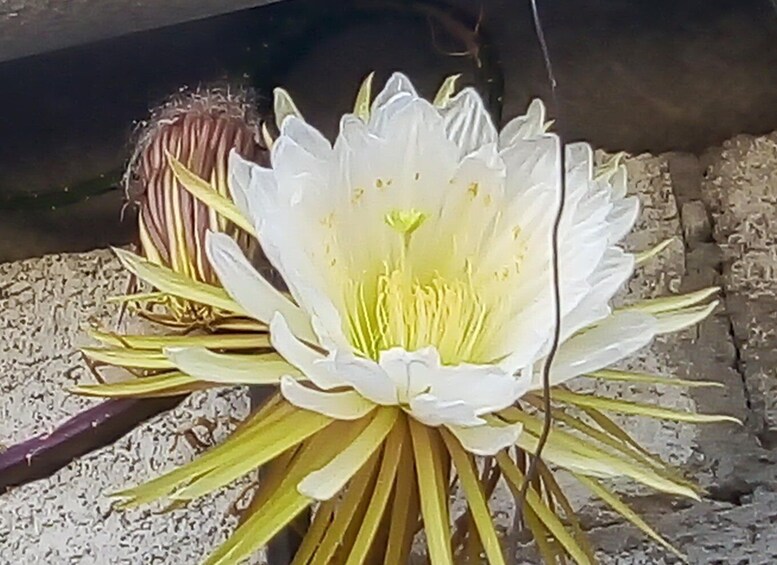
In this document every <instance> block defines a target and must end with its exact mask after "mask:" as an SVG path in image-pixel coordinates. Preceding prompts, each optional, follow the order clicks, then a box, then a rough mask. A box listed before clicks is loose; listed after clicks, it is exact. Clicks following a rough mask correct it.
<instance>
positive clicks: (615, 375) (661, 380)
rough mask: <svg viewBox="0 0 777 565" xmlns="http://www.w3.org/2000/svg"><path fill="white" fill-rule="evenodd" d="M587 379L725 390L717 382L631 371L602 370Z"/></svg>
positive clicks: (721, 384) (589, 375) (590, 374)
mask: <svg viewBox="0 0 777 565" xmlns="http://www.w3.org/2000/svg"><path fill="white" fill-rule="evenodd" d="M586 376H587V377H591V378H594V379H604V380H608V381H622V382H627V383H644V384H653V385H663V386H680V387H685V388H703V387H716V388H723V386H724V385H723V383H719V382H715V381H691V380H687V379H675V378H672V377H661V376H658V375H650V374H645V373H633V372H631V371H620V370H617V369H602V370H601V371H594V372H593V373H588V374H587V375H586Z"/></svg>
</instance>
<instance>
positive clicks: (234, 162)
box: [227, 149, 258, 219]
mask: <svg viewBox="0 0 777 565" xmlns="http://www.w3.org/2000/svg"><path fill="white" fill-rule="evenodd" d="M257 166H258V165H257V164H256V163H252V162H251V161H248V160H246V159H243V158H242V157H241V156H240V155H239V154H238V152H237V150H236V149H232V150H231V151H230V152H229V159H228V164H227V170H228V171H229V183H228V184H229V193H230V194H231V195H232V201H233V202H234V203H235V206H237V208H238V210H240V212H241V213H242V214H243V215H244V216H245V217H246V218H249V219H251V212H250V210H249V209H248V196H247V194H248V192H249V190H250V188H249V187H250V186H251V179H252V172H253V169H254V167H257Z"/></svg>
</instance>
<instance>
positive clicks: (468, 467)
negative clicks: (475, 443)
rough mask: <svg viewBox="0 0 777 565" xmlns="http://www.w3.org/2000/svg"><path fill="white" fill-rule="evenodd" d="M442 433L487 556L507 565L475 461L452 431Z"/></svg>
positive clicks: (497, 564)
mask: <svg viewBox="0 0 777 565" xmlns="http://www.w3.org/2000/svg"><path fill="white" fill-rule="evenodd" d="M440 433H441V435H442V439H443V441H444V442H445V446H446V447H447V449H448V453H450V454H451V458H452V459H453V464H454V466H455V467H456V472H457V473H458V475H459V482H460V483H461V486H462V488H463V489H464V496H465V497H466V499H467V505H468V506H469V510H470V513H471V514H472V519H473V520H474V522H475V527H476V528H477V531H478V536H479V537H480V542H481V543H482V544H483V550H484V552H485V554H486V558H487V559H488V562H489V563H491V564H493V565H505V558H504V555H503V554H502V548H501V546H500V545H499V538H498V537H497V534H496V529H495V528H494V521H493V518H492V517H491V512H490V511H489V509H488V502H487V501H486V497H485V494H484V492H483V488H482V486H483V485H482V484H481V482H480V479H479V478H478V475H477V467H476V466H475V462H474V460H473V458H472V456H471V455H470V454H468V453H467V452H466V451H464V448H463V447H462V446H461V444H460V443H459V442H458V440H457V439H456V438H454V437H453V435H451V434H450V432H448V431H447V430H444V429H443V430H442V431H441V432H440Z"/></svg>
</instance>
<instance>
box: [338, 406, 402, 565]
mask: <svg viewBox="0 0 777 565" xmlns="http://www.w3.org/2000/svg"><path fill="white" fill-rule="evenodd" d="M405 441H409V436H408V430H407V423H406V420H405V418H404V417H400V418H398V419H397V421H396V423H395V425H394V427H393V428H392V430H391V433H390V434H389V435H388V438H387V439H386V443H385V445H384V448H383V457H382V460H381V465H380V470H379V471H378V478H377V480H376V482H375V490H374V492H373V493H372V500H371V501H370V506H369V508H368V510H367V513H366V514H365V515H364V519H363V520H362V524H361V526H360V528H359V533H358V535H357V536H356V542H355V543H354V545H353V547H352V548H351V552H350V553H349V555H348V560H347V561H346V562H345V565H361V564H362V563H365V562H366V559H367V555H368V552H369V550H370V545H371V544H372V540H373V539H374V538H375V534H376V533H377V531H378V527H379V526H380V522H381V519H382V518H383V515H384V512H385V510H386V505H387V504H388V500H389V496H390V495H391V491H392V489H393V487H394V479H395V478H396V476H397V470H398V468H399V464H400V460H401V457H402V448H403V445H404V444H405ZM395 504H396V502H395Z"/></svg>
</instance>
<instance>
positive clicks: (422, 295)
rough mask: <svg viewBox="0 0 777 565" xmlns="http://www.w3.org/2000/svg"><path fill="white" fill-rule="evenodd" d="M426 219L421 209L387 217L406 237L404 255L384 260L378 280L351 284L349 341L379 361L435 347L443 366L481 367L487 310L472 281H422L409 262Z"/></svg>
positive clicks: (435, 278)
mask: <svg viewBox="0 0 777 565" xmlns="http://www.w3.org/2000/svg"><path fill="white" fill-rule="evenodd" d="M426 218H427V216H426V215H425V214H423V213H422V212H418V211H417V210H403V211H394V212H390V213H389V214H387V215H386V217H385V222H386V224H387V225H388V226H389V227H391V228H392V229H394V230H395V231H396V232H397V233H398V234H399V235H400V236H401V237H402V238H403V242H402V248H401V252H400V255H399V257H398V258H397V259H396V260H395V261H391V262H389V261H384V262H383V264H382V269H379V270H378V272H377V275H373V276H371V277H369V276H368V277H366V278H365V279H364V280H361V281H351V282H349V286H350V288H349V290H348V292H347V299H346V309H347V331H348V335H349V340H350V342H351V343H352V344H353V346H354V347H356V348H357V349H358V350H359V351H361V352H362V353H363V354H364V355H366V356H367V357H370V358H372V359H375V360H377V359H378V358H379V356H380V352H381V351H385V350H387V349H391V348H392V347H401V348H403V349H405V350H407V351H416V350H418V349H421V348H423V347H428V346H434V347H435V348H436V349H437V350H438V352H439V353H440V358H441V360H442V362H443V363H444V364H447V365H455V364H459V363H462V362H472V363H474V362H477V361H478V350H479V346H480V344H481V342H482V337H483V327H484V325H485V322H486V318H487V317H488V313H489V308H488V307H487V305H486V304H485V302H484V301H483V300H482V299H481V298H480V297H479V296H478V293H477V292H476V290H475V287H474V286H473V284H472V281H471V279H470V277H469V276H466V275H465V274H462V277H461V278H458V279H449V278H444V277H442V276H440V275H439V273H437V272H434V273H433V274H431V275H427V276H425V277H424V278H421V277H419V276H417V275H416V274H414V272H413V269H412V267H411V266H410V265H409V261H408V260H407V249H408V247H409V245H410V238H411V236H412V235H413V233H414V232H415V231H416V230H418V228H419V227H421V225H422V224H423V222H424V221H425V220H426Z"/></svg>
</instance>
